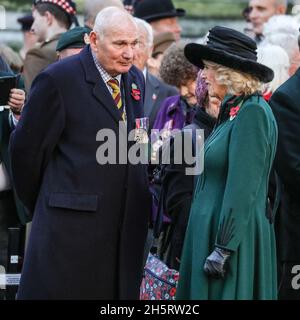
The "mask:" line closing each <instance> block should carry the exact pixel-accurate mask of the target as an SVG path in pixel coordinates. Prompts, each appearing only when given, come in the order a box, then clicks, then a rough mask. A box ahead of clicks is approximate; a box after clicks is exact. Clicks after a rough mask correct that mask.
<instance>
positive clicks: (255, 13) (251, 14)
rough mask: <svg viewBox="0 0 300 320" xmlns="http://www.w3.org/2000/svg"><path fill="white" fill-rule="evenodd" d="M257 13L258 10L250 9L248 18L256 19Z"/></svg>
mask: <svg viewBox="0 0 300 320" xmlns="http://www.w3.org/2000/svg"><path fill="white" fill-rule="evenodd" d="M257 13H258V11H257V10H256V9H252V10H251V11H250V13H249V19H250V20H252V19H256V18H257Z"/></svg>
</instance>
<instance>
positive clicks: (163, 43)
mask: <svg viewBox="0 0 300 320" xmlns="http://www.w3.org/2000/svg"><path fill="white" fill-rule="evenodd" d="M174 42H176V39H175V36H174V34H173V33H172V32H163V33H158V34H156V35H155V36H154V40H153V50H152V55H151V57H150V58H149V59H148V61H147V66H148V70H149V72H150V73H151V74H153V75H155V76H156V77H159V68H160V64H161V61H162V58H163V56H164V53H165V51H166V50H167V49H168V48H169V47H170V45H171V44H172V43H174Z"/></svg>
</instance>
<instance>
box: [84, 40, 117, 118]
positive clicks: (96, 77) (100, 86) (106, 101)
mask: <svg viewBox="0 0 300 320" xmlns="http://www.w3.org/2000/svg"><path fill="white" fill-rule="evenodd" d="M80 55H81V63H82V65H83V68H84V70H85V77H86V81H87V82H90V83H93V84H94V88H93V95H94V96H95V98H96V99H97V100H98V101H99V102H100V103H101V105H102V106H103V107H104V108H105V109H106V110H107V112H108V113H109V114H110V115H111V116H112V118H113V119H114V120H115V121H116V122H117V123H118V122H119V121H122V117H121V115H120V112H119V110H118V108H117V106H116V105H115V101H114V99H113V97H112V96H111V94H110V92H109V91H108V89H107V87H106V84H105V83H104V81H103V80H102V78H101V76H100V74H99V71H98V70H97V68H96V66H95V63H94V60H93V57H92V54H91V52H90V46H87V47H86V48H84V49H83V51H82V52H81V53H80Z"/></svg>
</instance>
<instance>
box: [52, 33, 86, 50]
mask: <svg viewBox="0 0 300 320" xmlns="http://www.w3.org/2000/svg"><path fill="white" fill-rule="evenodd" d="M89 33H90V29H89V28H86V27H75V28H73V29H71V30H68V31H66V32H64V33H63V34H62V35H61V36H60V38H59V40H58V43H57V46H56V51H59V52H60V51H62V50H64V49H69V48H83V47H85V46H86V44H87V42H86V34H89Z"/></svg>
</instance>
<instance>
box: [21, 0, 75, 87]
mask: <svg viewBox="0 0 300 320" xmlns="http://www.w3.org/2000/svg"><path fill="white" fill-rule="evenodd" d="M75 14H76V6H75V3H74V2H73V1H72V0H62V1H56V2H55V1H53V0H34V6H33V10H32V15H33V18H34V22H33V24H32V27H31V29H32V31H33V32H34V34H35V35H36V38H37V41H38V42H40V44H39V45H38V46H37V47H35V48H33V49H31V50H29V51H28V52H27V55H26V58H25V61H24V80H25V89H26V91H27V92H28V91H29V90H30V87H31V84H32V81H33V80H34V78H35V77H36V76H37V75H38V74H39V73H40V72H41V71H42V70H43V69H44V68H46V67H47V66H48V65H49V64H51V63H53V62H54V61H56V58H57V57H56V51H55V49H56V45H57V41H58V39H59V37H60V35H61V34H62V33H64V32H65V31H67V30H68V29H69V28H70V26H71V25H72V22H73V19H74V16H75Z"/></svg>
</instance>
